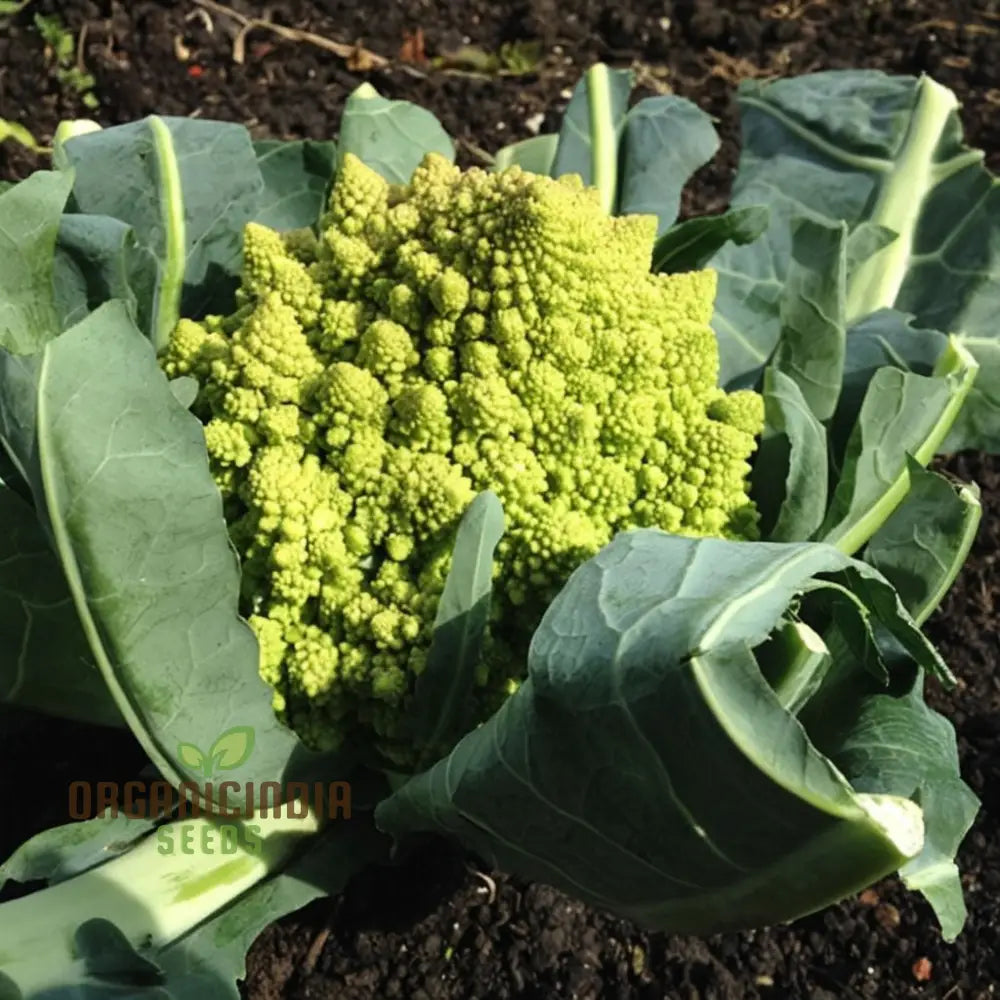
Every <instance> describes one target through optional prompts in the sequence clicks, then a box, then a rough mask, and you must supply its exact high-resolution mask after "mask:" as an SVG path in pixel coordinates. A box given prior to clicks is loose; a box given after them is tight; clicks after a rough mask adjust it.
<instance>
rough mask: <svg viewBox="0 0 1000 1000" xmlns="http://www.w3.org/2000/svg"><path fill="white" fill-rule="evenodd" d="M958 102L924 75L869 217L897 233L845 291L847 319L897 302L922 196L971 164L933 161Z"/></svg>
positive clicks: (910, 255) (912, 242)
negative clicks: (889, 168) (949, 174)
mask: <svg viewBox="0 0 1000 1000" xmlns="http://www.w3.org/2000/svg"><path fill="white" fill-rule="evenodd" d="M957 108H958V100H957V98H956V97H955V95H954V94H953V93H952V92H951V91H950V90H948V89H947V88H946V87H942V86H941V85H940V84H939V83H935V82H934V81H933V80H931V79H930V78H929V77H924V78H923V79H922V80H921V81H920V83H919V84H918V86H917V100H916V106H915V107H914V110H913V117H912V120H911V123H910V127H909V131H908V132H907V134H906V137H905V138H904V139H903V144H902V147H901V149H900V151H899V155H898V156H897V157H896V160H895V163H894V164H893V165H892V169H891V170H888V171H887V172H886V173H885V174H884V175H883V177H882V178H881V180H880V190H879V194H878V200H877V201H876V203H875V207H874V209H873V210H872V214H871V218H870V220H869V221H870V222H873V223H877V224H878V225H880V226H884V227H885V228H886V229H890V230H891V231H892V232H894V233H895V234H896V239H895V240H893V242H892V243H890V244H889V245H888V246H887V247H885V248H884V249H882V250H880V251H879V252H878V253H876V254H873V255H872V257H871V258H869V259H868V260H867V261H865V262H864V263H863V264H862V265H861V266H860V267H859V268H858V269H857V271H856V272H855V273H854V276H853V277H852V279H851V282H850V287H849V288H848V292H847V319H848V322H849V323H850V322H853V321H854V320H856V319H860V318H861V317H862V316H867V315H869V314H870V313H873V312H875V311H876V310H878V309H882V308H886V307H889V306H892V305H893V304H894V303H895V301H896V298H897V297H898V295H899V291H900V289H901V288H902V286H903V281H904V279H905V278H906V275H907V273H908V271H909V264H910V258H911V257H912V255H913V248H914V243H915V240H916V233H917V225H918V223H919V221H920V213H921V211H922V209H923V203H924V199H925V198H926V197H927V195H928V194H930V192H931V191H932V190H933V189H934V188H935V187H936V186H937V185H938V184H940V183H941V181H942V180H944V179H945V177H946V176H947V175H948V171H951V172H954V171H956V170H959V169H962V168H963V167H964V166H967V165H968V161H967V159H966V158H964V157H959V158H958V159H957V160H956V161H954V162H953V163H951V164H938V163H936V162H935V154H936V152H937V147H938V145H939V144H940V142H941V137H942V136H943V135H944V133H945V130H946V128H947V125H948V120H949V118H950V117H951V115H952V113H953V112H954V111H955V110H956V109H957ZM942 168H945V169H942Z"/></svg>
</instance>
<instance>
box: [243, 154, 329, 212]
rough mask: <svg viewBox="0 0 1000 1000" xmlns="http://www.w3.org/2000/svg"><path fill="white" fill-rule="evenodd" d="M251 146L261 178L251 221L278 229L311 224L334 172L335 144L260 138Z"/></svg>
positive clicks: (321, 205) (324, 198)
mask: <svg viewBox="0 0 1000 1000" xmlns="http://www.w3.org/2000/svg"><path fill="white" fill-rule="evenodd" d="M253 149H254V152H255V153H256V154H257V166H258V168H259V169H260V173H261V177H262V178H263V180H264V189H263V191H262V192H261V196H260V201H259V202H258V205H257V210H256V214H255V215H254V221H255V222H259V223H260V224H261V225H263V226H270V227H271V228H272V229H279V230H288V229H304V228H305V227H306V226H313V225H315V224H316V222H317V221H318V219H319V217H320V215H321V214H322V212H323V209H324V207H325V205H326V196H327V192H328V191H329V189H330V186H331V184H332V183H333V177H334V174H335V173H336V172H337V147H336V145H335V144H334V143H332V142H316V141H314V140H312V139H302V140H299V141H297V142H283V141H281V140H279V139H263V140H259V141H257V142H255V143H254V144H253Z"/></svg>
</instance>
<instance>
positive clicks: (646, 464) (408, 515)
mask: <svg viewBox="0 0 1000 1000" xmlns="http://www.w3.org/2000/svg"><path fill="white" fill-rule="evenodd" d="M655 230H656V222H655V219H654V218H653V217H651V216H624V217H618V218H611V217H608V216H607V215H606V214H605V213H604V212H603V211H602V209H601V207H600V204H599V200H598V197H597V194H596V192H595V191H593V190H591V189H588V188H585V187H584V186H583V185H582V183H581V182H580V180H579V179H578V178H574V177H568V178H562V179H560V180H552V179H550V178H548V177H540V176H536V175H533V174H529V173H526V172H523V171H521V170H520V169H519V168H516V167H514V168H510V169H508V170H506V171H504V172H502V173H497V174H491V173H487V172H484V171H481V170H477V169H472V170H468V171H461V170H459V169H458V168H456V167H454V166H452V165H451V164H450V163H448V162H447V161H446V160H445V159H443V158H441V157H439V156H435V155H430V156H428V157H427V158H426V159H425V160H424V162H423V163H422V164H421V165H420V167H419V168H418V169H417V171H416V172H415V174H414V175H413V178H412V180H411V182H410V183H409V184H408V185H391V184H388V183H387V182H386V181H384V180H383V179H382V178H381V177H380V176H379V175H378V174H376V173H375V172H374V171H372V170H370V169H369V168H367V167H366V166H364V165H363V164H362V163H361V161H360V160H358V159H356V158H354V157H352V156H347V157H345V160H344V163H343V164H342V167H341V170H340V173H339V175H338V177H337V180H336V183H335V185H334V190H333V192H332V194H331V199H330V202H329V209H328V212H327V213H326V215H325V216H324V218H323V219H322V222H321V226H320V231H319V236H318V237H313V236H312V235H311V234H305V235H303V234H302V233H296V234H291V235H287V236H283V235H280V234H278V233H276V232H273V231H271V230H268V229H266V228H263V227H261V226H259V225H250V226H248V227H247V229H246V235H245V262H244V275H243V283H242V287H241V289H240V292H239V302H238V309H237V311H236V312H235V313H234V314H233V315H232V316H228V317H210V318H208V319H206V320H205V321H203V322H200V323H195V322H192V321H187V320H185V321H182V322H181V323H180V325H179V327H178V328H177V330H176V332H175V335H174V336H173V339H172V342H171V344H170V345H169V349H168V350H167V352H166V354H165V356H164V359H163V364H164V367H165V370H166V372H167V373H168V374H169V375H171V376H177V375H193V376H195V377H196V378H197V379H198V381H199V383H200V393H199V397H198V400H197V402H196V404H195V410H196V412H197V413H198V415H199V416H200V417H201V418H202V419H203V420H204V421H205V424H206V427H205V436H206V440H207V444H208V450H209V455H210V459H211V462H212V465H213V472H214V475H215V477H216V480H217V482H218V484H219V486H220V488H221V490H222V492H223V494H224V496H225V498H226V503H227V517H228V519H229V523H230V531H231V535H232V538H233V541H234V543H235V545H236V547H237V549H238V550H239V551H240V553H241V556H242V558H243V578H244V595H243V599H244V604H245V611H246V614H247V616H248V618H249V621H250V624H251V626H252V628H253V629H254V631H255V632H256V634H257V636H258V639H259V641H260V646H261V661H262V662H261V671H262V674H263V676H264V678H265V679H266V680H267V681H268V682H269V683H270V684H271V685H272V686H273V687H274V688H275V691H276V703H277V707H278V709H279V710H280V711H281V712H282V713H283V714H284V716H285V717H286V719H287V720H288V721H289V723H290V724H291V725H292V726H293V727H294V728H296V730H297V731H298V732H299V733H300V735H301V736H303V738H304V739H305V740H306V741H307V742H309V743H311V744H312V745H315V746H320V747H334V746H337V745H338V744H339V743H341V742H342V741H344V740H345V739H355V738H356V737H359V736H361V735H362V734H363V733H365V732H367V733H369V734H372V735H373V736H374V739H375V742H376V744H377V745H378V746H379V747H380V748H381V749H382V750H383V752H384V753H386V754H387V755H389V756H390V757H392V756H394V755H395V756H396V757H397V758H398V757H400V756H401V755H402V754H403V751H402V750H401V749H400V748H401V747H403V746H405V745H406V738H405V733H404V720H405V714H406V707H407V700H408V698H409V697H410V695H411V694H412V692H413V689H414V684H415V678H416V677H417V676H418V675H419V674H420V672H421V670H422V669H423V667H424V664H425V662H426V655H427V650H428V647H429V643H430V638H431V634H432V630H433V623H434V618H435V612H436V608H437V604H438V600H439V597H440V594H441V591H442V588H443V586H444V581H445V579H446V576H447V572H448V567H449V560H450V551H451V547H452V545H453V543H454V536H455V530H456V527H457V524H458V522H459V520H460V518H461V516H462V514H463V512H464V511H465V509H466V508H467V506H468V504H469V503H470V502H471V500H472V499H473V497H475V496H476V494H477V493H479V492H480V491H483V490H492V491H493V492H494V493H496V494H497V495H498V496H499V498H500V500H501V501H502V503H503V507H504V511H505V516H506V524H507V530H506V534H505V536H504V538H503V540H502V541H501V543H500V546H499V548H498V551H497V560H496V570H495V576H496V586H495V591H494V593H495V610H494V620H493V621H492V623H491V634H492V637H493V639H494V640H495V641H494V643H493V645H492V646H491V647H490V655H489V656H488V660H489V663H488V665H486V666H484V668H483V669H482V670H481V671H480V676H479V678H478V680H479V684H480V688H479V692H478V695H477V697H479V698H480V699H481V703H482V705H483V706H484V708H485V707H487V706H490V705H492V704H495V703H496V699H497V698H499V697H502V696H503V695H504V693H505V692H506V691H507V690H508V685H509V684H510V682H511V679H512V677H515V676H516V675H517V673H518V671H519V670H523V663H524V660H523V653H524V650H525V648H526V646H527V641H528V639H529V638H530V634H531V631H532V629H533V628H534V626H535V625H537V623H538V620H539V619H540V617H541V615H542V613H543V611H544V609H545V607H546V605H547V604H548V602H549V601H550V599H551V598H552V597H553V596H554V594H555V593H556V592H557V591H558V589H559V588H560V587H561V586H562V584H563V583H564V582H565V581H566V579H567V577H568V576H569V574H570V573H571V572H572V570H573V569H574V568H575V567H576V566H577V565H579V564H580V563H581V562H582V561H584V560H585V559H587V558H588V557H590V556H592V555H593V554H594V553H595V552H596V551H597V550H598V549H599V548H601V547H602V546H603V545H605V544H606V543H607V542H609V541H610V540H611V538H612V536H614V535H615V534H616V533H618V532H619V531H622V530H624V529H628V528H632V527H650V526H655V527H659V528H662V529H664V530H666V531H670V532H677V533H682V534H689V535H717V536H721V537H729V538H752V537H754V536H755V533H756V515H755V512H754V509H753V507H752V505H751V503H750V501H749V500H748V497H747V492H746V480H747V475H748V472H749V465H748V459H749V457H750V455H751V454H752V452H753V449H754V446H755V435H756V434H758V433H759V431H760V429H761V425H762V422H763V406H762V402H761V399H760V397H759V396H757V395H756V394H754V393H751V392H736V393H731V394H727V393H725V392H723V391H722V390H720V389H719V388H718V384H717V382H718V352H717V346H716V342H715V338H714V335H713V333H712V330H711V328H710V327H709V319H710V316H711V312H712V305H713V298H714V292H715V275H714V273H713V272H710V271H701V272H693V273H686V274H677V275H669V276H668V275H655V274H652V273H650V260H651V253H652V248H653V242H654V237H655ZM501 651H502V652H503V654H504V655H500V654H501Z"/></svg>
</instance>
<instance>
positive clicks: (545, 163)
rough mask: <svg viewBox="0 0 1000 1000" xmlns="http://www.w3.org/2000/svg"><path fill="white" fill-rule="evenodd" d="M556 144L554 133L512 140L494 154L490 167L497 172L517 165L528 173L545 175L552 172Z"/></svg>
mask: <svg viewBox="0 0 1000 1000" xmlns="http://www.w3.org/2000/svg"><path fill="white" fill-rule="evenodd" d="M558 144H559V136H558V135H557V134H555V133H546V134H545V135H534V136H532V137H531V138H530V139H522V140H521V141H520V142H513V143H511V144H510V145H509V146H504V148H503V149H501V150H500V151H499V152H498V153H497V154H496V156H495V157H494V158H493V165H492V166H491V168H490V169H491V170H492V171H493V172H494V173H499V172H500V171H501V170H506V169H507V168H508V167H512V166H518V167H520V168H521V169H522V170H527V171H528V172H529V173H532V174H541V175H543V176H545V177H547V176H549V175H551V173H552V166H553V164H554V163H555V159H556V147H557V146H558Z"/></svg>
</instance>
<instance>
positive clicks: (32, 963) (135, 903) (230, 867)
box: [0, 813, 321, 998]
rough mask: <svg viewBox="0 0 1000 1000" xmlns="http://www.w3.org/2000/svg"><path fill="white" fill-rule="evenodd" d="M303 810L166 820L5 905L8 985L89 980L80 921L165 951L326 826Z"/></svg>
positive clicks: (0, 954)
mask: <svg viewBox="0 0 1000 1000" xmlns="http://www.w3.org/2000/svg"><path fill="white" fill-rule="evenodd" d="M320 827H321V823H320V821H319V820H318V819H317V817H316V816H315V815H313V814H312V813H307V814H306V816H305V817H304V818H293V817H291V816H286V815H282V816H280V817H275V816H269V817H255V818H253V819H249V820H247V819H244V820H225V819H222V818H219V817H199V818H192V819H183V820H177V821H175V822H172V823H168V824H166V825H165V826H161V827H159V828H158V829H157V830H155V831H154V832H153V833H151V834H150V835H149V836H148V837H147V838H146V839H145V840H144V841H142V842H141V843H140V844H138V845H137V846H136V847H135V848H134V849H132V850H130V851H128V852H127V853H126V854H123V855H121V856H120V857H118V858H115V859H114V860H111V861H108V862H106V863H105V864H103V865H99V866H98V867H96V868H92V869H91V870H89V871H87V872H84V873H83V874H81V875H78V876H76V877H75V878H71V879H68V880H67V881H65V882H60V883H57V884H56V885H53V886H51V887H49V888H48V889H43V890H41V891H39V892H35V893H32V894H31V895H28V896H24V897H22V898H21V899H15V900H13V901H11V902H8V903H4V905H3V906H2V907H0V987H2V986H4V985H5V980H4V977H6V980H7V981H8V982H12V983H13V984H14V985H15V986H16V987H17V988H18V990H19V991H20V992H21V994H22V995H23V996H24V997H25V998H30V997H32V996H36V995H40V994H42V993H43V991H45V990H49V989H56V988H59V987H67V986H70V985H77V984H79V983H82V982H86V981H87V980H88V976H89V970H88V969H87V967H86V965H85V963H84V962H83V960H82V959H81V957H80V956H79V954H78V951H77V944H76V936H77V931H78V929H79V927H80V925H81V924H83V923H86V922H87V921H89V920H94V919H98V920H107V921H110V922H111V923H113V924H114V925H115V926H116V927H117V928H118V930H120V931H121V932H122V934H123V935H124V936H125V938H126V939H127V940H128V942H129V944H130V945H131V946H132V947H133V948H134V949H135V950H136V951H137V952H138V953H139V954H140V955H143V956H147V957H149V958H151V959H152V960H154V961H155V957H156V954H157V953H158V952H159V951H161V950H162V949H164V948H169V947H170V945H172V944H174V943H176V942H178V941H180V940H182V939H183V938H184V937H185V936H186V935H187V934H189V933H190V932H191V931H192V930H193V929H194V928H195V927H197V926H198V925H199V924H201V923H202V922H203V921H205V920H207V919H208V918H210V917H211V916H213V915H214V914H216V913H217V912H219V911H221V910H223V909H225V907H226V906H228V905H229V904H230V903H231V902H233V901H234V900H235V899H237V898H238V897H239V896H241V895H243V893H245V892H247V891H248V890H249V889H251V888H253V886H255V885H256V884H257V883H258V882H260V881H261V880H262V879H264V878H266V877H267V876H268V875H270V874H271V873H272V872H274V871H275V870H277V869H279V868H281V867H283V866H284V865H285V864H287V863H288V861H289V860H290V859H291V858H292V856H293V855H294V854H295V853H297V852H298V851H299V850H300V849H301V848H302V846H303V845H304V843H305V842H306V841H307V840H308V839H309V838H311V837H313V836H315V834H316V833H317V832H318V831H319V829H320Z"/></svg>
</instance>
